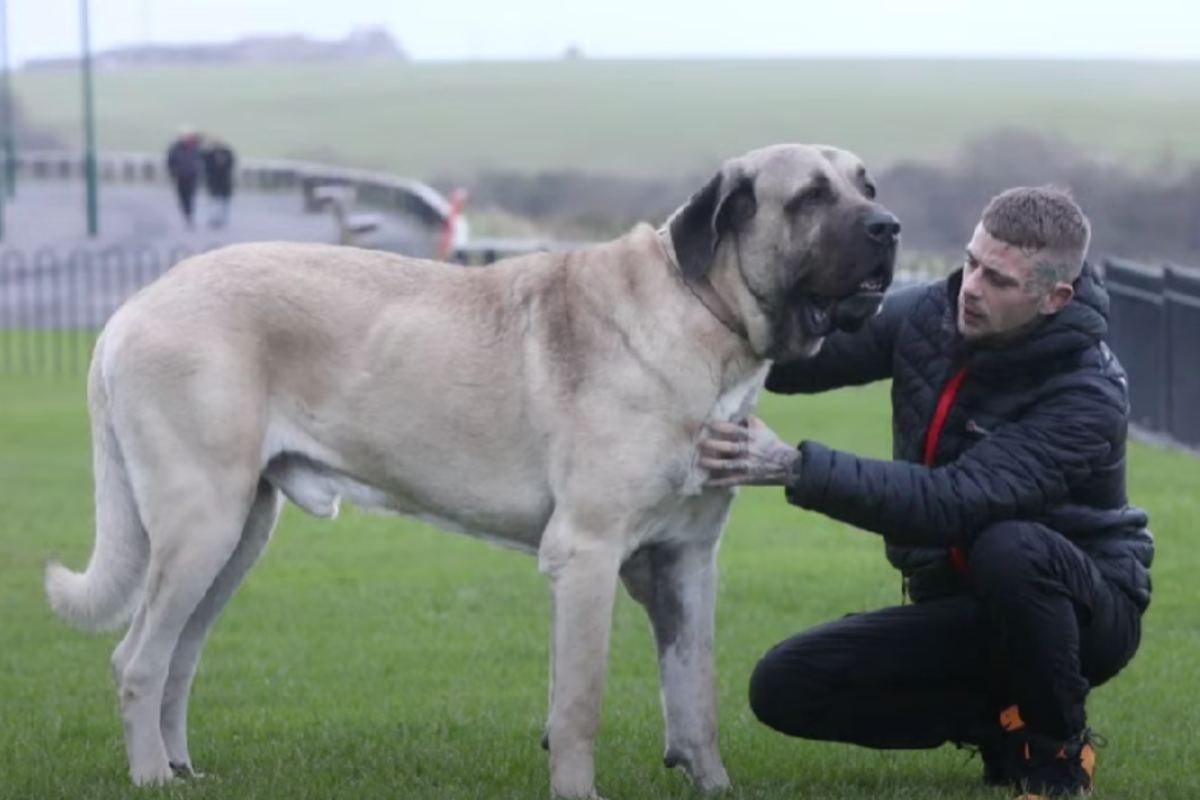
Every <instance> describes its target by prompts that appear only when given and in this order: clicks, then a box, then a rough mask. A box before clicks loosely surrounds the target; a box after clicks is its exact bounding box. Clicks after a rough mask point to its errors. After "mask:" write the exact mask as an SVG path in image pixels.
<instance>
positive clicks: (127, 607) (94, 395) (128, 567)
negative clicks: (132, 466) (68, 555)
mask: <svg viewBox="0 0 1200 800" xmlns="http://www.w3.org/2000/svg"><path fill="white" fill-rule="evenodd" d="M102 356H103V337H101V339H100V340H99V341H97V342H96V352H95V355H94V356H93V358H92V366H91V370H90V372H89V375H88V405H89V407H90V411H91V418H92V465H93V471H94V473H95V480H96V543H95V545H94V546H93V548H92V557H91V559H90V560H89V561H88V565H87V569H86V570H85V571H84V572H82V573H80V572H75V571H73V570H70V569H67V568H66V567H64V566H63V565H62V564H60V563H59V562H58V561H54V560H51V561H48V562H47V563H46V595H47V596H48V597H49V599H50V607H51V608H52V609H54V613H56V614H58V616H60V617H62V618H63V619H64V620H66V621H67V622H69V623H71V624H72V625H75V626H77V627H80V628H83V629H84V630H90V631H103V630H110V629H112V628H116V627H118V626H120V625H121V624H122V623H124V622H127V621H128V620H129V617H130V616H131V615H132V613H133V609H134V606H135V604H136V602H137V600H138V599H139V595H140V589H141V586H142V582H143V578H144V576H145V572H146V564H147V561H148V560H149V548H150V544H149V541H148V539H147V538H146V533H145V531H144V529H143V528H142V523H141V520H140V517H139V514H138V510H137V504H136V503H135V501H134V497H133V488H132V487H131V485H130V482H129V475H128V474H127V472H126V470H125V464H124V462H123V460H122V458H121V453H120V448H119V446H118V444H117V442H116V440H115V438H114V436H113V430H112V425H111V418H110V415H109V404H108V392H107V390H106V388H105V386H104V382H105V381H104V376H103V369H102V362H103V357H102Z"/></svg>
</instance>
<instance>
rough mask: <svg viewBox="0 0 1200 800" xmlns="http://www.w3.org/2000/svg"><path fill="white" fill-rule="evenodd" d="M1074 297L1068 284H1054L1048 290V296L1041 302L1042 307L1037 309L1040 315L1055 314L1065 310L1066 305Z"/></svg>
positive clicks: (1073, 290) (1072, 290) (1073, 291)
mask: <svg viewBox="0 0 1200 800" xmlns="http://www.w3.org/2000/svg"><path fill="white" fill-rule="evenodd" d="M1074 297H1075V289H1074V287H1072V286H1071V284H1069V283H1058V284H1055V286H1054V288H1053V289H1051V290H1050V295H1049V296H1048V297H1047V298H1046V299H1045V300H1043V301H1042V307H1041V309H1039V310H1040V311H1041V313H1042V314H1047V315H1049V314H1057V313H1058V312H1060V311H1062V310H1063V309H1064V308H1066V306H1067V303H1070V302H1071V300H1072V299H1074Z"/></svg>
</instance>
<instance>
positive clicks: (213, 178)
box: [201, 137, 237, 229]
mask: <svg viewBox="0 0 1200 800" xmlns="http://www.w3.org/2000/svg"><path fill="white" fill-rule="evenodd" d="M201 159H202V161H203V163H204V185H205V187H206V188H207V189H208V197H209V201H210V210H209V215H208V227H210V228H213V229H217V228H224V227H225V226H226V225H227V224H229V206H230V203H231V201H232V200H233V170H234V167H235V166H236V165H237V157H236V156H235V155H234V153H233V149H232V148H231V147H230V146H229V144H228V143H227V142H225V141H224V140H222V139H217V138H213V137H210V138H208V139H206V141H205V144H204V148H203V149H202V150H201Z"/></svg>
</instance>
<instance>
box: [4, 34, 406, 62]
mask: <svg viewBox="0 0 1200 800" xmlns="http://www.w3.org/2000/svg"><path fill="white" fill-rule="evenodd" d="M406 58H407V56H406V54H405V52H404V50H403V48H401V47H400V45H399V43H397V42H396V40H395V39H394V38H392V35H391V34H390V33H388V31H387V30H386V29H385V28H382V27H365V28H358V29H355V30H354V31H352V32H351V33H350V34H349V35H348V36H346V38H344V39H336V40H328V41H327V40H318V39H310V38H308V37H306V36H300V35H298V34H282V35H263V36H247V37H245V38H242V39H238V40H236V41H233V42H222V43H218V44H141V45H128V46H125V47H115V48H113V49H111V50H103V51H101V52H99V53H96V54H94V55H93V56H92V61H93V63H94V64H95V65H96V66H97V67H101V68H107V69H119V68H123V67H143V66H159V65H163V64H224V63H243V64H244V63H269V62H280V61H283V62H287V61H403V60H405V59H406ZM78 63H79V59H78V58H77V57H70V58H40V59H31V60H30V61H27V62H25V65H24V66H25V68H26V69H54V68H62V67H74V66H75V65H76V64H78Z"/></svg>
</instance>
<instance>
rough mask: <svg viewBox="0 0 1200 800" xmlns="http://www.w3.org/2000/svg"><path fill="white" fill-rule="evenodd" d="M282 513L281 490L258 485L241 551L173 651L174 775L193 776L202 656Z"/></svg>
mask: <svg viewBox="0 0 1200 800" xmlns="http://www.w3.org/2000/svg"><path fill="white" fill-rule="evenodd" d="M281 507H282V498H281V496H280V493H279V490H278V489H276V488H275V487H273V486H272V485H271V484H269V483H267V482H266V481H265V480H260V481H259V484H258V492H257V494H256V495H255V498H254V503H253V505H251V507H250V514H249V515H248V516H247V517H246V523H245V525H244V527H243V529H242V536H241V539H240V540H239V541H238V544H237V548H236V549H235V550H234V551H233V555H232V556H230V558H229V561H227V562H226V563H225V566H224V567H222V568H221V572H220V574H218V575H217V579H216V580H215V581H213V584H212V585H211V586H210V587H209V588H208V592H207V593H206V594H205V595H204V599H203V600H201V601H200V605H199V606H198V607H197V608H196V610H195V611H193V612H192V616H191V618H190V619H188V622H187V625H186V626H185V627H184V629H183V633H182V634H180V636H179V642H178V643H177V644H176V645H175V653H174V655H172V657H171V667H170V670H169V672H168V675H167V683H166V687H165V689H164V691H163V702H162V736H163V742H164V744H165V745H166V748H167V760H168V762H169V763H170V765H171V769H172V770H173V771H174V772H175V774H176V775H180V776H184V777H190V776H192V775H194V774H195V773H194V772H193V769H192V761H191V758H190V757H189V755H188V740H187V708H188V697H189V695H190V694H191V689H192V679H193V678H194V677H195V675H196V666H197V665H198V664H199V662H200V651H201V649H202V648H203V647H204V642H205V639H207V638H208V632H209V630H210V629H211V627H212V624H213V622H214V621H216V618H217V615H218V614H220V613H221V609H222V608H224V606H225V604H226V603H227V602H229V599H230V598H231V597H232V596H233V593H234V592H235V591H237V588H238V586H239V585H240V584H241V582H242V579H243V578H245V577H246V573H247V572H249V571H250V568H251V567H253V566H254V563H255V562H256V561H258V558H259V556H261V555H262V553H263V551H264V550H265V549H266V546H267V542H268V541H269V540H270V538H271V531H272V530H274V528H275V523H276V521H277V520H278V519H279V510H280V508H281Z"/></svg>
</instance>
